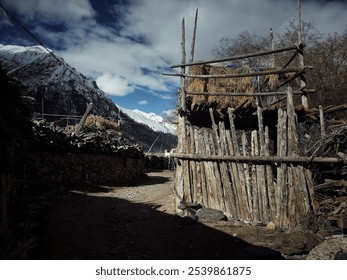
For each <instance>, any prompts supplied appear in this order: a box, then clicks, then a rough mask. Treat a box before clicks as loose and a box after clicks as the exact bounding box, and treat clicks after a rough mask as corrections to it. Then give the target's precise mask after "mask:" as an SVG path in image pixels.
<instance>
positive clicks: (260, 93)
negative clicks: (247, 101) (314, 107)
mask: <svg viewBox="0 0 347 280" xmlns="http://www.w3.org/2000/svg"><path fill="white" fill-rule="evenodd" d="M315 92H316V90H315V89H307V90H305V93H315ZM186 94H187V95H208V96H214V95H216V96H247V97H256V96H260V97H264V96H276V95H284V96H286V95H287V92H286V91H275V92H252V93H245V92H202V91H200V92H197V91H186ZM293 94H302V91H301V90H295V91H293Z"/></svg>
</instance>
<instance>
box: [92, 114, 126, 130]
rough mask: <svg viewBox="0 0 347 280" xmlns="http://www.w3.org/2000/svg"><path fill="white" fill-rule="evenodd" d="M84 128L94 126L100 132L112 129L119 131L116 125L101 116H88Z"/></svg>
mask: <svg viewBox="0 0 347 280" xmlns="http://www.w3.org/2000/svg"><path fill="white" fill-rule="evenodd" d="M85 126H90V127H91V126H95V127H97V128H98V129H101V130H107V129H112V130H115V131H120V127H119V125H118V124H117V123H115V122H113V121H110V120H107V119H105V118H103V117H101V116H94V115H89V116H88V117H87V119H86V122H85Z"/></svg>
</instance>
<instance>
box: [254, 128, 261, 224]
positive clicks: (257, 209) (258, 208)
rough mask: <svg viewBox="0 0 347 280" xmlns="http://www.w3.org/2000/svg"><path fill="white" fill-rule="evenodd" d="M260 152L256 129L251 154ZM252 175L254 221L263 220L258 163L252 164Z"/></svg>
mask: <svg viewBox="0 0 347 280" xmlns="http://www.w3.org/2000/svg"><path fill="white" fill-rule="evenodd" d="M257 153H258V133H257V131H256V130H253V131H252V135H251V155H252V156H256V155H257ZM251 174H252V175H251V176H252V190H253V193H252V198H253V212H254V215H253V216H254V222H260V221H262V211H261V206H262V205H261V202H260V201H259V198H260V197H259V188H258V178H257V175H259V174H258V172H257V165H256V164H251Z"/></svg>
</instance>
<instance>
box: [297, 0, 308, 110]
mask: <svg viewBox="0 0 347 280" xmlns="http://www.w3.org/2000/svg"><path fill="white" fill-rule="evenodd" d="M301 31H302V24H301V3H300V0H298V46H300V50H299V52H298V54H299V66H300V67H304V65H305V63H304V52H303V45H302V33H301ZM305 88H306V83H305V79H304V77H303V75H300V89H305ZM301 103H302V106H304V108H308V100H307V96H306V94H305V93H303V95H302V96H301Z"/></svg>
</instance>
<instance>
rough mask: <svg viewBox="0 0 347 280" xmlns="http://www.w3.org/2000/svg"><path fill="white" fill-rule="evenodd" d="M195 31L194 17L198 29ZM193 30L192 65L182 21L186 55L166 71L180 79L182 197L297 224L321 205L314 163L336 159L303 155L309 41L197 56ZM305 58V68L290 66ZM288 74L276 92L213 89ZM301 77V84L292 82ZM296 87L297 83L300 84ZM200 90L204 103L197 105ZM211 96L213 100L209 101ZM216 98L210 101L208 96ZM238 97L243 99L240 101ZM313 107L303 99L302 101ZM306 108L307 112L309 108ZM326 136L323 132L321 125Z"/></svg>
mask: <svg viewBox="0 0 347 280" xmlns="http://www.w3.org/2000/svg"><path fill="white" fill-rule="evenodd" d="M195 30H196V21H195V27H194V34H195ZM194 43H195V35H194V36H193V42H192V52H191V57H190V62H189V63H186V51H185V23H184V19H183V21H182V42H181V53H182V60H181V63H180V64H176V65H173V66H172V68H180V69H181V71H180V73H177V74H167V75H174V76H179V77H180V78H181V88H180V90H179V97H180V98H179V99H180V104H179V108H178V147H177V153H176V154H175V155H174V157H175V158H176V177H175V192H176V203H177V205H179V203H180V202H182V201H186V202H194V203H200V204H202V205H203V207H209V208H214V209H218V210H222V211H224V212H225V213H229V214H230V215H232V216H233V217H234V218H237V219H240V220H243V221H245V222H249V223H253V224H259V222H260V223H262V224H267V223H270V222H271V223H273V224H274V225H275V226H276V227H279V228H286V229H291V228H296V227H298V226H299V225H300V221H301V220H303V219H304V218H305V217H306V216H307V215H309V214H311V213H314V212H315V211H316V210H317V207H318V205H317V201H316V199H315V197H314V191H313V187H314V183H313V180H312V172H311V170H310V168H309V164H311V163H313V162H314V163H318V164H326V163H337V162H339V161H340V159H339V158H335V157H310V156H304V155H303V153H302V149H301V148H302V147H300V145H301V144H300V139H299V135H298V116H297V110H296V107H295V105H294V101H293V95H301V96H306V95H307V94H309V93H312V92H314V89H307V88H306V84H305V79H304V76H303V75H304V73H305V72H306V71H307V70H308V69H310V68H312V67H309V66H305V65H303V64H302V62H303V60H302V55H303V49H304V47H305V46H304V45H303V44H298V45H294V46H289V47H285V48H279V49H275V48H272V49H271V50H268V51H263V52H258V53H252V54H244V55H239V56H234V57H227V58H222V59H215V60H209V61H199V62H193V59H192V58H193V49H194ZM283 52H293V54H292V55H291V56H290V59H289V60H288V62H287V63H285V64H284V65H283V66H282V67H277V68H275V69H265V70H263V71H259V70H254V71H248V72H244V73H230V72H227V73H226V74H213V75H211V74H208V73H207V74H206V72H205V73H204V72H202V73H201V74H196V73H193V74H192V73H191V69H192V67H193V66H201V67H202V69H204V67H205V66H208V67H213V66H212V65H213V63H221V62H227V61H233V60H241V59H245V58H250V57H255V56H264V55H272V57H273V60H274V55H275V54H278V53H283ZM297 56H299V66H290V65H292V64H293V61H294V59H295V58H296V57H297ZM286 73H290V75H287V76H286V77H285V79H284V80H282V81H281V83H279V84H278V85H277V87H276V89H275V90H272V91H267V92H262V91H254V92H225V91H223V92H218V88H217V90H216V91H215V92H211V91H209V90H208V86H206V85H208V83H209V82H210V81H211V80H212V79H214V80H223V79H238V78H242V77H256V78H257V77H260V76H268V75H281V74H286ZM195 79H201V81H203V83H205V86H204V87H203V90H201V91H192V90H189V85H190V84H191V83H192V82H193V81H194V80H195ZM294 80H298V82H297V83H296V85H298V88H295V89H293V88H292V84H291V83H292V81H294ZM294 85H295V84H294ZM194 96H200V97H202V100H205V102H200V103H199V104H195V105H194V106H192V105H191V104H190V103H189V102H190V101H191V98H194ZM240 96H242V97H245V98H246V100H245V101H242V102H239V104H237V102H236V104H235V102H234V104H235V105H234V106H233V107H230V106H228V107H227V108H226V107H225V106H223V104H228V105H229V104H230V103H228V102H226V103H225V102H224V103H223V102H219V101H220V99H221V98H222V97H223V98H229V99H232V98H234V99H235V98H238V97H240ZM266 96H275V97H276V100H275V101H274V102H272V103H271V104H266V105H263V103H262V102H261V100H262V98H264V97H266ZM211 97H213V99H211ZM209 98H210V99H209ZM236 101H237V99H236ZM299 107H300V108H301V109H302V110H303V111H304V112H306V111H307V109H308V108H307V107H308V103H307V99H306V98H302V104H301V105H300V106H299ZM305 110H306V111H305ZM321 134H322V135H324V134H325V130H324V126H323V125H322V128H321Z"/></svg>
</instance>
